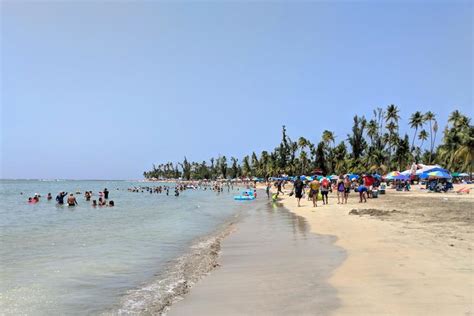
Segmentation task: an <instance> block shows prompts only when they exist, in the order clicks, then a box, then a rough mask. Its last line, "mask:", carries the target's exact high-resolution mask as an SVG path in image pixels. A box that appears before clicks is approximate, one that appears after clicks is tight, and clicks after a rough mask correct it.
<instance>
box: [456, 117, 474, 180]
mask: <svg viewBox="0 0 474 316" xmlns="http://www.w3.org/2000/svg"><path fill="white" fill-rule="evenodd" d="M454 158H455V159H457V160H459V162H460V167H461V169H460V170H463V171H465V170H467V169H468V168H469V176H470V178H471V179H472V169H473V166H474V126H469V128H467V129H465V130H464V131H463V133H462V134H461V145H460V146H459V148H458V149H457V150H456V151H455V152H454Z"/></svg>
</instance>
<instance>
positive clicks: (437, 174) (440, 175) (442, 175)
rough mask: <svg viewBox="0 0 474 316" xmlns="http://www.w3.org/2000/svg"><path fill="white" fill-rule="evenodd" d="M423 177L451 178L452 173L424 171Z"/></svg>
mask: <svg viewBox="0 0 474 316" xmlns="http://www.w3.org/2000/svg"><path fill="white" fill-rule="evenodd" d="M420 178H421V179H426V178H433V179H451V178H452V177H451V175H450V174H449V173H448V172H444V171H430V172H424V173H422V174H421V175H420Z"/></svg>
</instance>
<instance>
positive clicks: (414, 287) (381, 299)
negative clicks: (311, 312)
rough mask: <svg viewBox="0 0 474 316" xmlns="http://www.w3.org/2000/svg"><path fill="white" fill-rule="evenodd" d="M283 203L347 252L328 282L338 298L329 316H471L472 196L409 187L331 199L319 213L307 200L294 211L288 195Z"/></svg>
mask: <svg viewBox="0 0 474 316" xmlns="http://www.w3.org/2000/svg"><path fill="white" fill-rule="evenodd" d="M281 202H282V203H283V204H284V205H285V207H287V208H288V209H290V210H291V211H292V212H294V213H295V214H297V215H300V216H303V217H304V218H306V219H307V221H308V222H309V223H310V226H311V231H313V232H315V233H318V234H329V235H334V236H336V237H337V242H336V245H338V246H341V247H343V248H344V249H345V250H346V251H347V260H345V261H344V262H343V263H342V265H341V266H339V267H338V268H337V269H336V270H335V271H334V273H333V274H332V275H331V277H330V279H329V283H330V284H331V285H332V286H334V287H335V288H336V289H337V293H338V298H339V299H340V306H339V307H338V308H337V309H336V310H334V311H333V313H332V314H334V315H450V316H451V315H473V311H474V307H473V306H474V274H473V268H474V255H473V252H472V250H473V246H474V234H473V233H472V229H473V227H474V226H473V224H474V222H473V216H472V212H473V210H474V208H473V206H474V195H473V194H470V195H463V196H460V195H457V194H454V193H451V194H449V193H448V194H436V193H432V194H430V193H423V192H422V191H420V190H417V188H416V187H415V188H414V190H413V191H412V192H395V191H393V190H389V191H388V192H387V195H381V196H380V198H378V199H369V200H368V203H359V199H358V195H357V197H356V194H355V193H351V197H350V199H349V202H348V204H347V205H338V204H337V199H336V198H335V195H332V196H331V197H330V201H329V203H330V205H327V206H322V205H321V204H322V203H321V202H319V203H318V204H319V207H317V208H313V207H312V203H311V202H309V201H306V200H305V201H302V207H297V203H296V199H295V198H294V197H288V196H287V195H285V196H283V198H282V199H281ZM350 213H351V214H350ZM358 214H360V215H358ZM315 314H317V313H315Z"/></svg>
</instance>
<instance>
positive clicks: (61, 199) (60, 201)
mask: <svg viewBox="0 0 474 316" xmlns="http://www.w3.org/2000/svg"><path fill="white" fill-rule="evenodd" d="M66 195H67V192H59V194H58V195H57V196H56V202H58V204H59V205H63V204H64V197H65V196H66Z"/></svg>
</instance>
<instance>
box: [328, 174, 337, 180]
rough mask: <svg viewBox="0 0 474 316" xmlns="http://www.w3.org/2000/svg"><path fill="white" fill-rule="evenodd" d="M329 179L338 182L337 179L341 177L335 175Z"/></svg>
mask: <svg viewBox="0 0 474 316" xmlns="http://www.w3.org/2000/svg"><path fill="white" fill-rule="evenodd" d="M328 179H330V180H337V179H339V176H338V175H335V174H333V175H331V176H329V177H328Z"/></svg>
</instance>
